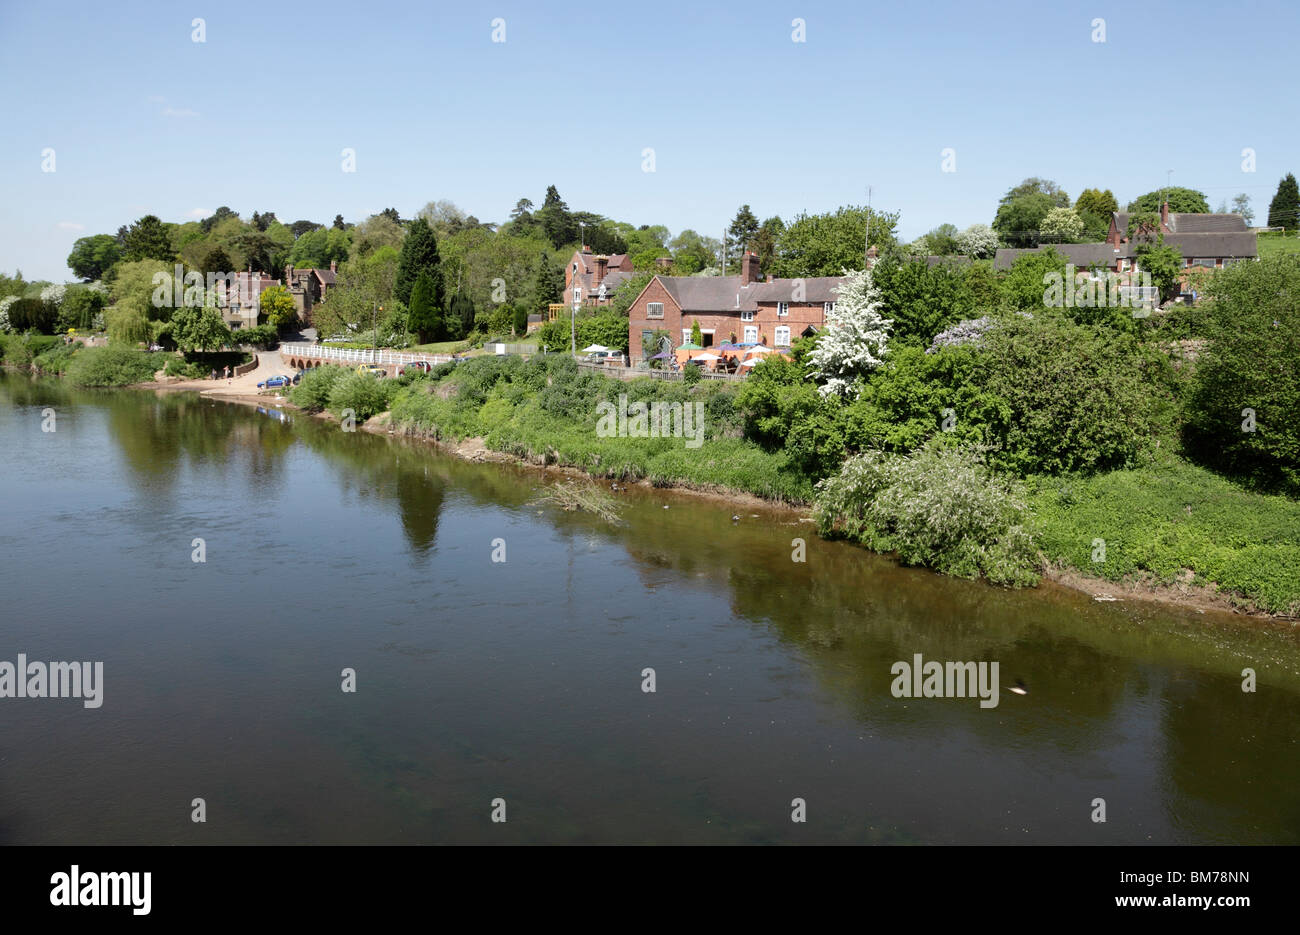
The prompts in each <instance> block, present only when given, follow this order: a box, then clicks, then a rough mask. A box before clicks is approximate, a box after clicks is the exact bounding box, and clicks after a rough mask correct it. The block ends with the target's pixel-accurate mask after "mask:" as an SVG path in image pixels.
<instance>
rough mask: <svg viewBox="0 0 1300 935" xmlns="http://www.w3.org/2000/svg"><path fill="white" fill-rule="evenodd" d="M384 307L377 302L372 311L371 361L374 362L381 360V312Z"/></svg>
mask: <svg viewBox="0 0 1300 935" xmlns="http://www.w3.org/2000/svg"><path fill="white" fill-rule="evenodd" d="M383 310H384V307H383V306H382V305H380V304H379V303H378V302H375V303H374V305H373V307H372V309H371V312H370V362H371V363H372V364H375V363H378V362H379V323H378V318H379V313H380V312H382V311H383Z"/></svg>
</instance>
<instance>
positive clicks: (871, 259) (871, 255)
mask: <svg viewBox="0 0 1300 935" xmlns="http://www.w3.org/2000/svg"><path fill="white" fill-rule="evenodd" d="M878 256H880V251H879V250H877V249H876V245H875V244H872V245H871V246H870V247H868V248H867V269H871V267H873V266H875V265H876V257H878Z"/></svg>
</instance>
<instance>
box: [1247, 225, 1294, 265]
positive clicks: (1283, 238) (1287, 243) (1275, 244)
mask: <svg viewBox="0 0 1300 935" xmlns="http://www.w3.org/2000/svg"><path fill="white" fill-rule="evenodd" d="M1255 245H1256V247H1257V248H1258V249H1259V255H1260V258H1261V259H1263V258H1264V257H1266V256H1273V255H1274V254H1278V253H1300V234H1298V233H1297V232H1296V231H1287V233H1286V234H1259V235H1258V236H1257V238H1256V240H1255Z"/></svg>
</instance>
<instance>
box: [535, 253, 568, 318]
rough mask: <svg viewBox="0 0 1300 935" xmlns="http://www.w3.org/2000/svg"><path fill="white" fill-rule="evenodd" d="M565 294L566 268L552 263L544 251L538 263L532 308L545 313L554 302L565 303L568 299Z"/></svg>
mask: <svg viewBox="0 0 1300 935" xmlns="http://www.w3.org/2000/svg"><path fill="white" fill-rule="evenodd" d="M563 292H564V267H562V266H560V264H558V263H552V262H551V260H550V257H548V256H547V255H546V253H545V252H544V251H543V253H542V254H541V256H540V257H539V259H538V261H537V275H536V277H534V280H533V302H532V306H531V307H532V308H533V310H534V311H536V312H539V313H541V312H545V311H546V307H547V306H548V305H550V304H551V303H552V302H564V301H565V300H566V299H567V298H568V297H567V296H564V295H562V294H561V293H563Z"/></svg>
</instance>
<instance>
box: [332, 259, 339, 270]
mask: <svg viewBox="0 0 1300 935" xmlns="http://www.w3.org/2000/svg"><path fill="white" fill-rule="evenodd" d="M338 271H339V261H338V260H330V272H331V273H337V272H338Z"/></svg>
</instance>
